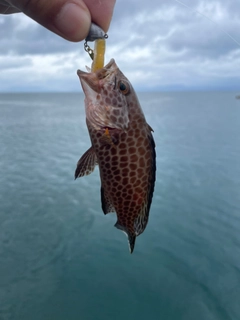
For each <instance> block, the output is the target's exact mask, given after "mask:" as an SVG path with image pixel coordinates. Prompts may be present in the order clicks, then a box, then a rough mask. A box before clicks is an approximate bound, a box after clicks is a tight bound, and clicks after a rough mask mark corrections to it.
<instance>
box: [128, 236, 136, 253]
mask: <svg viewBox="0 0 240 320" xmlns="http://www.w3.org/2000/svg"><path fill="white" fill-rule="evenodd" d="M135 240H136V236H135V234H128V244H129V251H130V253H133V250H134V246H135Z"/></svg>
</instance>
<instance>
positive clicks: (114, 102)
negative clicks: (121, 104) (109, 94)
mask: <svg viewBox="0 0 240 320" xmlns="http://www.w3.org/2000/svg"><path fill="white" fill-rule="evenodd" d="M112 104H113V105H114V106H115V105H116V104H117V99H116V98H113V100H112Z"/></svg>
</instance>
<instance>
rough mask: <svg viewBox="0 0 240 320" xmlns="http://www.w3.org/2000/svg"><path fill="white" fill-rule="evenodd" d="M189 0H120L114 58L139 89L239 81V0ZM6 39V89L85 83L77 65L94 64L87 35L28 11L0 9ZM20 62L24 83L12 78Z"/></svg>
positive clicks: (1, 61)
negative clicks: (54, 29)
mask: <svg viewBox="0 0 240 320" xmlns="http://www.w3.org/2000/svg"><path fill="white" fill-rule="evenodd" d="M181 2H182V3H184V5H182V4H180V3H179V1H174V0H172V1H170V0H161V1H160V0H151V1H148V2H146V1H143V0H131V1H129V0H128V1H127V0H119V1H117V4H116V7H115V12H114V16H113V20H112V24H111V27H110V30H109V39H108V40H107V53H106V59H107V60H109V59H110V58H115V60H116V62H117V63H118V65H119V66H120V68H121V70H122V71H123V72H124V73H125V74H126V75H127V76H128V77H129V78H130V80H131V81H132V82H133V84H134V86H135V87H136V88H137V89H139V90H159V89H160V90H167V89H204V88H205V89H206V88H212V89H217V88H219V89H222V88H226V89H231V88H232V89H236V88H239V83H240V75H239V71H238V70H239V65H240V45H238V44H237V43H236V42H238V43H240V2H239V0H228V1H221V0H209V1H203V0H196V1H194V2H193V1H192V0H183V1H181ZM185 5H186V6H189V7H190V8H191V9H189V8H187V7H186V6H185ZM197 11H198V12H197ZM199 12H200V13H201V14H200V13H199ZM205 16H207V17H208V18H209V19H208V18H206V17H205ZM211 20H212V21H211ZM227 34H229V35H230V36H228V35H227ZM231 37H233V38H234V39H235V41H234V40H232V39H231ZM0 43H1V53H0V54H1V56H0V69H1V70H2V71H3V72H1V74H0V90H1V91H4V90H13V89H14V88H15V90H25V89H24V88H25V87H27V88H29V90H32V89H31V88H34V90H36V88H38V89H39V90H46V88H47V89H48V91H51V90H52V91H54V90H59V91H64V90H70V91H72V90H78V88H79V83H78V81H77V78H76V69H77V68H81V69H84V66H85V64H88V65H90V60H89V58H88V56H87V54H86V53H85V52H84V50H83V43H77V44H76V43H70V42H68V41H66V40H64V39H61V38H60V37H58V36H56V35H54V34H52V33H51V32H49V31H48V30H45V29H44V28H43V27H41V26H39V25H38V24H36V23H35V22H33V21H31V20H30V19H29V18H27V17H23V15H21V14H19V15H12V16H7V17H3V16H1V17H0ZM13 68H14V69H15V70H16V69H18V76H19V77H22V79H23V80H22V81H23V82H21V84H20V83H18V82H17V80H16V79H15V78H14V81H13V79H12V78H11V77H12V71H11V70H12V69H13ZM33 73H34V74H35V79H37V82H38V83H36V81H35V83H34V84H33V81H32V74H33ZM55 73H57V74H55ZM59 75H61V77H59ZM6 79H7V80H6ZM8 81H9V86H8ZM3 83H4V84H3ZM25 84H26V85H25Z"/></svg>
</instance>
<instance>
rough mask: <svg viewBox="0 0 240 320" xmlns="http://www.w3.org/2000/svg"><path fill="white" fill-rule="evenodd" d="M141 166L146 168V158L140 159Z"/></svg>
mask: <svg viewBox="0 0 240 320" xmlns="http://www.w3.org/2000/svg"><path fill="white" fill-rule="evenodd" d="M139 166H140V167H141V168H144V167H145V160H144V158H140V159H139Z"/></svg>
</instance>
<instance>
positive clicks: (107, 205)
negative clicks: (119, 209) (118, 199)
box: [101, 187, 115, 214]
mask: <svg viewBox="0 0 240 320" xmlns="http://www.w3.org/2000/svg"><path fill="white" fill-rule="evenodd" d="M101 201H102V210H103V212H104V214H107V213H109V212H115V208H114V206H113V204H112V201H111V199H110V197H109V196H108V194H107V193H106V192H105V190H104V189H103V187H101Z"/></svg>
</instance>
